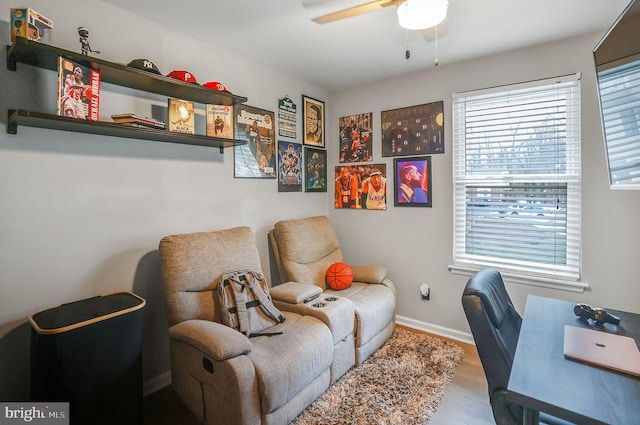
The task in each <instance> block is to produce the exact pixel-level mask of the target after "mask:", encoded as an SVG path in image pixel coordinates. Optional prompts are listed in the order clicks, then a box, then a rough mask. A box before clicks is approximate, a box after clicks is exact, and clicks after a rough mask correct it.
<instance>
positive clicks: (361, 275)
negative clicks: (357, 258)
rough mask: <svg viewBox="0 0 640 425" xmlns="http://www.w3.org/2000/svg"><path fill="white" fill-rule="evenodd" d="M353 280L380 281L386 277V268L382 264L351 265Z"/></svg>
mask: <svg viewBox="0 0 640 425" xmlns="http://www.w3.org/2000/svg"><path fill="white" fill-rule="evenodd" d="M351 270H353V280H354V281H356V282H364V283H382V281H383V280H384V278H385V277H387V268H386V267H384V266H366V265H365V266H363V265H352V266H351Z"/></svg>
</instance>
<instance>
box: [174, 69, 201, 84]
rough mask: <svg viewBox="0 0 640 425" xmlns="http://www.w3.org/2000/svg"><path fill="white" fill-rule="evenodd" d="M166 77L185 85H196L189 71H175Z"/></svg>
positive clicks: (196, 82) (194, 78)
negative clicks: (182, 82)
mask: <svg viewBox="0 0 640 425" xmlns="http://www.w3.org/2000/svg"><path fill="white" fill-rule="evenodd" d="M167 77H171V78H175V79H176V80H180V81H184V82H185V83H193V84H198V80H196V77H195V75H193V74H192V73H190V72H189V71H183V70H175V71H171V72H170V73H168V74H167Z"/></svg>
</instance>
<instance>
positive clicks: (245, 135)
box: [233, 105, 277, 179]
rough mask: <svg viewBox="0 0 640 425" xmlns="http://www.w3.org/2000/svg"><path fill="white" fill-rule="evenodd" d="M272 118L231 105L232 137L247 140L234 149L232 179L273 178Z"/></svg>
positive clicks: (268, 115)
mask: <svg viewBox="0 0 640 425" xmlns="http://www.w3.org/2000/svg"><path fill="white" fill-rule="evenodd" d="M274 115H275V114H274V113H273V112H271V111H266V110H264V109H260V108H255V107H253V106H248V105H236V106H234V118H235V119H234V121H235V137H236V139H240V140H246V141H247V143H246V144H245V145H241V146H235V147H234V149H233V159H234V170H233V171H234V177H235V178H255V179H275V178H276V156H277V152H276V140H275V121H274Z"/></svg>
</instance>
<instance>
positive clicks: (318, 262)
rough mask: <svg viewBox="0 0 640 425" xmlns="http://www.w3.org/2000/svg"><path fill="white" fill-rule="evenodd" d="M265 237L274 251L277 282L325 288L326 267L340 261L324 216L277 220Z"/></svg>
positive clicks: (334, 240) (329, 225) (330, 229)
mask: <svg viewBox="0 0 640 425" xmlns="http://www.w3.org/2000/svg"><path fill="white" fill-rule="evenodd" d="M269 238H270V242H271V246H272V249H273V250H274V251H275V253H276V254H275V257H276V261H277V262H278V264H277V266H278V269H279V270H278V271H279V274H280V283H285V282H288V281H293V282H298V283H306V284H309V285H318V286H321V287H322V289H326V286H324V281H325V280H324V276H325V273H326V272H327V269H328V268H329V266H330V265H331V264H333V263H336V262H339V261H344V260H343V256H342V249H341V248H340V244H339V242H338V238H337V236H336V234H335V232H334V230H333V226H332V225H331V222H330V221H329V218H328V217H326V216H317V217H309V218H304V219H299V220H288V221H286V222H278V223H276V224H275V226H274V228H273V230H271V231H270V232H269ZM274 284H275V283H274Z"/></svg>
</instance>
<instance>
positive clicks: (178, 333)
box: [169, 319, 251, 362]
mask: <svg viewBox="0 0 640 425" xmlns="http://www.w3.org/2000/svg"><path fill="white" fill-rule="evenodd" d="M169 337H171V339H173V340H176V341H181V342H184V343H185V344H189V345H192V346H194V347H196V348H197V349H198V350H200V351H202V353H204V354H205V355H206V356H209V357H211V358H213V359H214V360H215V361H218V362H221V361H223V360H227V359H230V358H232V357H236V356H239V355H242V354H247V353H249V352H251V342H250V341H249V338H247V337H246V336H244V335H243V334H242V333H240V332H238V331H236V330H235V329H231V328H230V327H228V326H225V325H222V324H220V323H216V322H211V321H208V320H195V319H194V320H187V321H184V322H181V323H178V324H177V325H174V326H172V327H170V328H169Z"/></svg>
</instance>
